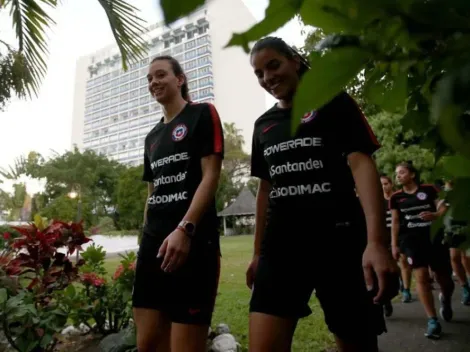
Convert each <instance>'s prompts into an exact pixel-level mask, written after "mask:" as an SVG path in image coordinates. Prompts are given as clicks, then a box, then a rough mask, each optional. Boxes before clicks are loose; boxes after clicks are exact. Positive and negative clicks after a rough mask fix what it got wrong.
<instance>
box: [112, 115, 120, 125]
mask: <svg viewBox="0 0 470 352" xmlns="http://www.w3.org/2000/svg"><path fill="white" fill-rule="evenodd" d="M111 121H112V122H113V123H116V122H118V121H119V117H117V116H113V117H111Z"/></svg>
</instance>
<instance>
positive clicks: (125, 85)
mask: <svg viewBox="0 0 470 352" xmlns="http://www.w3.org/2000/svg"><path fill="white" fill-rule="evenodd" d="M128 90H129V83H127V84H124V85H123V86H121V87H119V91H120V92H121V93H124V92H127V91H128Z"/></svg>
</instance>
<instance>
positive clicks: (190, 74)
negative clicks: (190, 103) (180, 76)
mask: <svg viewBox="0 0 470 352" xmlns="http://www.w3.org/2000/svg"><path fill="white" fill-rule="evenodd" d="M196 77H197V71H196V70H194V71H189V72H187V73H186V78H187V79H188V80H191V79H193V78H196Z"/></svg>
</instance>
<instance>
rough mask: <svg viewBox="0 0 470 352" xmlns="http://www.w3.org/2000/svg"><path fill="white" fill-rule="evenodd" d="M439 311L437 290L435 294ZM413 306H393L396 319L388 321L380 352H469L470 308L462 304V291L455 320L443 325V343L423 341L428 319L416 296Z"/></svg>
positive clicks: (457, 296) (456, 296) (455, 305)
mask: <svg viewBox="0 0 470 352" xmlns="http://www.w3.org/2000/svg"><path fill="white" fill-rule="evenodd" d="M433 292H434V298H435V300H436V307H439V303H438V298H437V297H438V293H439V291H438V290H434V291H433ZM413 297H414V299H415V300H414V301H413V302H411V303H407V304H404V303H401V302H400V301H399V302H396V303H394V313H393V316H392V317H390V318H387V328H388V333H387V334H383V335H382V336H380V337H379V347H380V352H418V351H419V352H470V307H468V306H464V305H462V304H461V303H460V289H459V288H457V289H456V292H455V293H454V298H453V309H454V318H453V319H452V322H449V323H447V322H445V321H444V322H443V321H441V325H442V331H443V332H442V335H441V338H440V340H437V341H434V340H429V339H427V338H426V337H424V332H425V327H426V318H425V314H424V310H423V307H422V306H421V304H420V303H419V301H418V300H417V296H416V293H414V295H413Z"/></svg>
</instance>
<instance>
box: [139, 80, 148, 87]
mask: <svg viewBox="0 0 470 352" xmlns="http://www.w3.org/2000/svg"><path fill="white" fill-rule="evenodd" d="M139 82H140V85H141V86H145V85H147V84H148V81H147V78H141V79H140V81H139Z"/></svg>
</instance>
